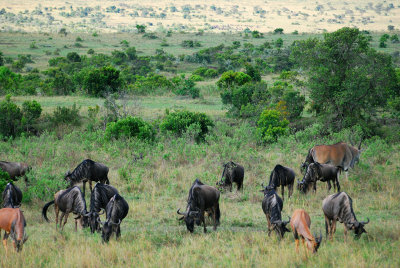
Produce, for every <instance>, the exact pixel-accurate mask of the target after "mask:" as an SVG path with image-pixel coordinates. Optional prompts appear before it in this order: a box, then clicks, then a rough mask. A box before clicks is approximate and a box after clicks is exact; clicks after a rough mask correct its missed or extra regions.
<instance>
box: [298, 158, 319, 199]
mask: <svg viewBox="0 0 400 268" xmlns="http://www.w3.org/2000/svg"><path fill="white" fill-rule="evenodd" d="M320 176H321V165H320V164H319V163H317V162H315V163H311V164H310V165H308V167H307V171H306V174H304V177H303V180H302V181H299V180H297V190H299V191H301V192H303V193H307V192H308V190H309V188H310V186H311V182H316V181H317V179H318V177H320Z"/></svg>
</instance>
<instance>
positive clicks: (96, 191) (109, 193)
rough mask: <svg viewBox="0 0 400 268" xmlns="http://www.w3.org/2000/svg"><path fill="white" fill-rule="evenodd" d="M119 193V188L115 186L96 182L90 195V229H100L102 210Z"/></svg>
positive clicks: (93, 230)
mask: <svg viewBox="0 0 400 268" xmlns="http://www.w3.org/2000/svg"><path fill="white" fill-rule="evenodd" d="M116 194H118V190H117V189H115V188H114V187H112V186H110V185H106V184H102V183H96V185H95V186H94V188H93V190H92V193H91V195H90V212H89V226H90V231H91V232H92V233H94V232H95V231H100V230H101V228H100V225H99V220H100V216H99V215H100V210H101V209H104V210H105V209H106V207H107V204H108V202H109V201H110V199H111V198H112V197H113V196H114V195H116Z"/></svg>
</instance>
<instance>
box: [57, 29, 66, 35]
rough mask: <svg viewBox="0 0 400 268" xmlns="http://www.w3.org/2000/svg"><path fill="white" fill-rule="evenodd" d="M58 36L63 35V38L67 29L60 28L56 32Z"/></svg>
mask: <svg viewBox="0 0 400 268" xmlns="http://www.w3.org/2000/svg"><path fill="white" fill-rule="evenodd" d="M58 34H63V35H64V36H67V34H68V33H67V29H65V28H61V29H60V31H59V32H58Z"/></svg>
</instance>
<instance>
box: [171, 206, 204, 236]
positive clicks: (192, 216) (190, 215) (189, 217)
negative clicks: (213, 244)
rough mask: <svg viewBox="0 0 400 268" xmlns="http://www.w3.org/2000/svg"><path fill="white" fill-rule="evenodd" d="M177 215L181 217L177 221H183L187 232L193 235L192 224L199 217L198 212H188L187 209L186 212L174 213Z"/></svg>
mask: <svg viewBox="0 0 400 268" xmlns="http://www.w3.org/2000/svg"><path fill="white" fill-rule="evenodd" d="M176 213H178V214H179V215H183V217H181V218H180V219H179V220H184V221H185V223H186V228H187V229H188V231H189V232H191V233H193V231H194V222H195V220H196V219H197V217H198V216H199V213H200V212H199V211H190V210H189V209H188V210H187V211H186V212H180V209H178V211H177V212H176Z"/></svg>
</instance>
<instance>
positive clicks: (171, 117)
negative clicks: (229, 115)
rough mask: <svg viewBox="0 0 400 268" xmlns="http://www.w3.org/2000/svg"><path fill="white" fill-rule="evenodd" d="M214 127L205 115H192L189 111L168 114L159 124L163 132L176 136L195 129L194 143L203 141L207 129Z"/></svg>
mask: <svg viewBox="0 0 400 268" xmlns="http://www.w3.org/2000/svg"><path fill="white" fill-rule="evenodd" d="M213 126H214V123H213V121H212V120H211V119H210V118H209V117H208V116H207V115H206V114H205V113H194V112H189V111H175V112H172V113H169V112H168V111H167V115H166V116H165V118H164V120H163V121H162V122H161V124H160V129H161V131H163V132H167V131H170V132H172V133H174V134H176V135H182V134H183V133H185V132H186V131H188V130H189V129H193V128H197V130H198V132H197V133H196V135H195V139H196V141H201V140H204V138H205V135H206V134H207V133H208V132H209V129H210V128H211V127H213Z"/></svg>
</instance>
